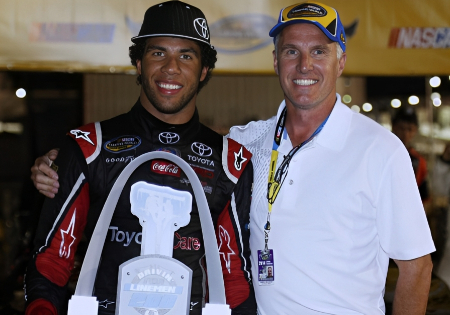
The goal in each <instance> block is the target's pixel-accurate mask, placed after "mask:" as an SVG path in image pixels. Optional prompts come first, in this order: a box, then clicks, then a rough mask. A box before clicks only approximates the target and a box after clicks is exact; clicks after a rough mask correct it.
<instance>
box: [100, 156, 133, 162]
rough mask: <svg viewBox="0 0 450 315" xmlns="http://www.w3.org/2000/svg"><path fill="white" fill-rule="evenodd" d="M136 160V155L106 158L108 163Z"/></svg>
mask: <svg viewBox="0 0 450 315" xmlns="http://www.w3.org/2000/svg"><path fill="white" fill-rule="evenodd" d="M133 160H134V156H132V155H130V156H122V157H117V158H106V160H105V162H106V163H128V162H131V161H133Z"/></svg>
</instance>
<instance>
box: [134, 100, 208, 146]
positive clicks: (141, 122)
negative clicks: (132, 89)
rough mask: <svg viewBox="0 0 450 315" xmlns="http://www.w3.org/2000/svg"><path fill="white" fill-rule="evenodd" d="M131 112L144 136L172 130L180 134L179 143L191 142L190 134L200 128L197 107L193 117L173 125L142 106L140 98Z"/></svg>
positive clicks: (136, 125) (136, 126)
mask: <svg viewBox="0 0 450 315" xmlns="http://www.w3.org/2000/svg"><path fill="white" fill-rule="evenodd" d="M131 114H132V117H133V122H134V123H135V128H137V129H139V133H140V134H141V135H142V136H144V135H150V134H151V135H155V133H156V134H159V133H160V132H172V133H176V134H178V135H179V136H180V140H179V144H184V143H187V142H189V139H190V137H189V135H192V134H194V133H196V132H197V131H198V129H199V128H200V122H199V115H198V110H197V108H195V112H194V115H193V116H192V118H191V119H190V120H189V121H188V122H187V123H185V124H180V125H172V124H168V123H166V122H164V121H162V120H159V119H158V118H156V117H155V116H153V115H152V114H150V113H149V112H148V111H147V110H146V109H145V108H144V106H142V104H141V102H140V100H139V99H138V100H137V102H136V104H135V105H134V106H133V108H132V109H131ZM183 135H187V136H183Z"/></svg>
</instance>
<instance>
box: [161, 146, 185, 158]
mask: <svg viewBox="0 0 450 315" xmlns="http://www.w3.org/2000/svg"><path fill="white" fill-rule="evenodd" d="M155 151H159V152H167V153H172V154H175V155H176V156H179V157H181V153H180V150H178V149H175V148H158V149H156V150H155Z"/></svg>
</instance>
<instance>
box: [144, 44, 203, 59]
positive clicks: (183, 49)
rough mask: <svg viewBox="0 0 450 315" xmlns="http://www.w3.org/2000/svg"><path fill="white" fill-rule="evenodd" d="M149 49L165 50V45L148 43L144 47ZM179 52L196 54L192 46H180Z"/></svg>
mask: <svg viewBox="0 0 450 315" xmlns="http://www.w3.org/2000/svg"><path fill="white" fill-rule="evenodd" d="M150 50H161V51H167V48H166V47H163V46H158V45H149V46H147V48H146V51H150ZM179 52H180V53H192V54H194V55H196V56H197V55H198V53H197V51H196V50H195V49H194V48H182V49H180V50H179Z"/></svg>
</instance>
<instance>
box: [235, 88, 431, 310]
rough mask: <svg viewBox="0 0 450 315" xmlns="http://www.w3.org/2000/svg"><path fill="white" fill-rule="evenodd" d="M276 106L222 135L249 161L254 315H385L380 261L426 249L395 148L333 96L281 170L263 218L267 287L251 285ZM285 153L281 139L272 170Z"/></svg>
mask: <svg viewBox="0 0 450 315" xmlns="http://www.w3.org/2000/svg"><path fill="white" fill-rule="evenodd" d="M284 107H285V103H284V101H283V102H282V103H281V105H280V108H279V110H278V115H277V117H273V118H271V119H269V120H267V121H259V122H251V123H249V124H248V125H247V126H244V127H233V128H232V129H231V130H230V137H231V138H233V139H235V140H237V141H239V142H241V143H242V144H244V145H246V146H247V147H248V148H249V149H250V151H252V153H253V154H254V156H253V158H252V162H253V165H254V170H255V183H254V189H253V200H252V206H251V211H250V248H251V250H252V256H251V263H252V273H253V279H255V280H254V287H255V293H256V300H257V303H258V312H259V314H262V315H273V314H310V313H311V314H316V313H317V312H322V313H326V314H346V315H347V314H349V315H350V314H351V315H353V314H384V311H385V307H384V301H383V294H384V286H385V280H386V274H387V268H388V261H389V257H390V258H393V259H400V260H409V259H414V258H418V257H421V256H423V255H426V254H428V253H430V252H433V251H434V250H435V248H434V245H433V241H432V239H431V234H430V230H429V227H428V224H427V220H426V217H425V212H424V209H423V206H422V202H421V200H420V196H419V192H418V188H417V184H416V181H415V177H414V172H413V169H412V165H411V159H410V157H409V154H408V152H407V151H406V149H405V147H404V145H403V144H402V143H401V142H400V140H399V139H398V138H397V137H396V136H395V135H393V134H392V133H391V132H389V131H388V130H386V129H385V128H383V127H382V126H380V125H379V124H377V123H376V122H374V121H373V120H371V119H369V118H367V117H365V116H363V115H361V114H357V113H354V112H353V111H351V110H350V109H349V108H348V107H347V106H345V105H344V104H342V103H341V101H340V96H339V95H337V102H336V104H335V106H334V109H333V111H332V113H331V115H330V117H329V118H328V121H327V123H326V124H325V126H324V128H323V129H322V131H321V132H320V133H319V135H317V136H316V137H315V138H314V139H313V140H312V141H311V142H310V143H308V144H307V145H306V146H305V147H303V148H302V149H301V150H300V151H299V152H297V154H296V155H295V156H294V157H293V159H292V161H291V162H290V165H289V170H288V175H287V177H286V179H285V181H284V184H283V186H282V188H281V190H280V193H279V195H278V197H277V199H276V201H275V203H274V205H273V210H272V215H271V231H270V234H269V248H270V249H273V251H274V264H275V266H274V277H275V281H274V284H273V285H269V286H259V285H258V282H257V279H258V278H257V273H258V270H257V265H258V261H257V254H256V253H257V250H259V249H263V248H264V224H265V223H266V220H267V211H268V204H267V198H266V195H267V177H268V170H269V162H270V154H271V149H272V143H273V136H274V131H275V125H276V122H277V120H278V116H279V115H280V113H281V111H282V109H283V108H284ZM291 148H292V145H291V143H290V140H289V139H286V140H283V141H282V142H281V145H280V147H279V148H278V151H279V152H280V154H279V161H278V164H279V163H280V162H281V160H282V159H283V155H284V154H287V153H288V152H289V151H290V149H291ZM312 310H314V311H317V312H314V311H312ZM318 314H320V313H318Z"/></svg>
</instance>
